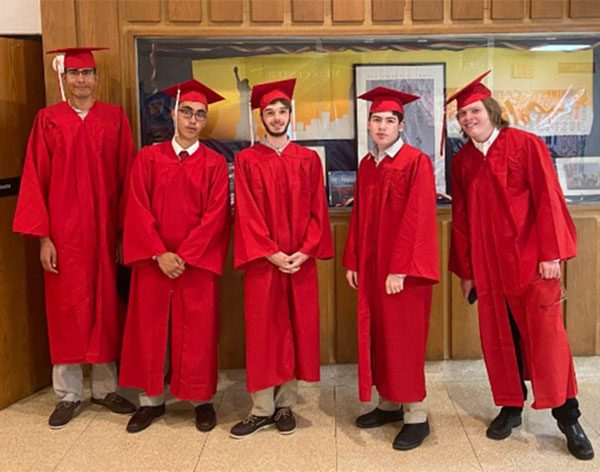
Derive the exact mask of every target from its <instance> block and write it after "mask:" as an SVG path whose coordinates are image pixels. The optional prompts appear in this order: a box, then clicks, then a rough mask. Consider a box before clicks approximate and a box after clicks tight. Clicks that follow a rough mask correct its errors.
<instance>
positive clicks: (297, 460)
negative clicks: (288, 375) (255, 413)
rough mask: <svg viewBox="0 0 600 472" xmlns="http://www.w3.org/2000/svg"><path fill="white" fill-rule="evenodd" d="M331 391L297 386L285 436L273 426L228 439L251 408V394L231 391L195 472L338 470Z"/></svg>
mask: <svg viewBox="0 0 600 472" xmlns="http://www.w3.org/2000/svg"><path fill="white" fill-rule="evenodd" d="M333 392H334V389H333V387H330V386H324V387H319V388H315V387H299V388H298V394H299V398H298V404H297V405H296V406H294V408H293V410H294V415H295V416H296V421H297V424H298V429H297V430H296V432H295V433H294V434H291V435H287V436H282V435H280V434H278V433H277V430H276V428H275V426H272V427H270V428H268V429H265V430H262V431H259V432H257V433H256V434H254V435H253V436H250V437H248V438H245V439H232V438H230V437H229V430H230V428H231V427H232V426H233V425H234V424H235V423H237V422H238V421H240V420H241V419H243V418H244V417H245V416H246V414H247V413H248V412H249V410H250V407H251V403H250V398H249V396H248V394H247V393H246V392H241V391H229V392H227V393H226V394H225V396H224V398H223V402H222V404H221V408H220V410H219V416H220V418H221V419H222V422H221V423H220V424H219V425H218V426H217V428H216V429H215V430H214V431H212V432H211V433H210V435H209V437H208V440H207V442H206V445H205V447H204V450H203V451H202V455H201V457H200V461H199V463H198V466H197V468H196V471H197V472H205V471H252V472H259V471H263V470H264V471H287V472H294V471H311V472H312V471H331V470H335V419H334V394H333Z"/></svg>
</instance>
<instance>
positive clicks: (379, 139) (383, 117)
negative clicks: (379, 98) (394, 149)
mask: <svg viewBox="0 0 600 472" xmlns="http://www.w3.org/2000/svg"><path fill="white" fill-rule="evenodd" d="M368 129H369V135H370V136H371V139H372V140H373V141H374V142H375V144H376V145H377V147H378V148H379V149H387V148H388V147H390V146H391V145H392V144H394V143H395V142H396V141H397V140H398V137H399V136H400V133H401V132H402V130H404V121H400V119H399V118H398V117H397V116H396V115H394V114H393V113H392V112H391V111H380V112H376V113H371V117H370V118H369V124H368Z"/></svg>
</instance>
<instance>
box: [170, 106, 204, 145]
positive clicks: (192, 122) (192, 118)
mask: <svg viewBox="0 0 600 472" xmlns="http://www.w3.org/2000/svg"><path fill="white" fill-rule="evenodd" d="M207 117H208V113H207V109H206V105H205V104H204V103H200V102H187V101H186V102H180V103H179V110H178V111H177V116H176V117H174V119H176V120H177V132H178V133H179V136H181V137H182V138H184V139H186V140H188V141H195V140H196V139H198V137H199V136H200V133H201V132H202V130H203V129H204V126H205V125H206V119H207Z"/></svg>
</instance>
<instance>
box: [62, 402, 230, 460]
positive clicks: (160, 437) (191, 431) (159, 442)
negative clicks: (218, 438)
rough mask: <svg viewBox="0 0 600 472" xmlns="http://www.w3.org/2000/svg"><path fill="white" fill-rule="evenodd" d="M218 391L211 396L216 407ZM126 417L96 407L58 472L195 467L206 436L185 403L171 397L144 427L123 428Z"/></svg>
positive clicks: (127, 418)
mask: <svg viewBox="0 0 600 472" xmlns="http://www.w3.org/2000/svg"><path fill="white" fill-rule="evenodd" d="M221 397H222V394H220V393H218V394H217V395H216V396H215V400H214V402H215V406H216V407H217V408H218V406H219V403H220V401H221ZM128 420H129V417H128V416H122V415H115V414H114V413H111V412H109V411H107V410H105V409H103V410H102V411H100V413H99V414H98V416H97V417H96V418H94V421H92V423H91V424H90V425H89V426H88V428H87V429H86V430H85V432H84V433H83V434H82V435H81V437H80V438H79V440H78V441H77V443H76V444H75V445H74V447H73V448H72V450H71V451H70V452H69V454H68V455H67V456H66V457H65V458H64V459H63V460H62V461H61V462H60V464H59V466H58V467H57V469H56V470H57V471H59V472H65V471H77V472H81V471H86V472H93V471H99V472H100V471H103V472H104V471H111V472H121V471H123V472H137V471H189V472H191V471H193V470H194V467H195V466H196V463H197V462H198V458H199V457H200V452H201V451H202V448H203V447H204V443H205V441H206V439H207V437H208V434H207V433H201V432H199V431H198V430H196V427H195V425H194V410H193V408H192V406H191V405H190V404H189V403H188V402H179V401H177V400H175V399H170V400H169V401H168V402H167V412H166V413H165V415H164V416H163V417H161V418H159V419H157V420H155V422H154V423H153V424H152V425H151V426H150V427H149V428H148V429H146V430H144V431H142V432H140V433H136V434H130V433H127V432H126V431H125V426H126V424H127V421H128Z"/></svg>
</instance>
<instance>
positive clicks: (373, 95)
mask: <svg viewBox="0 0 600 472" xmlns="http://www.w3.org/2000/svg"><path fill="white" fill-rule="evenodd" d="M358 98H362V99H363V100H369V101H370V102H372V103H371V108H370V110H369V112H370V113H377V112H380V111H397V112H400V113H402V114H404V105H406V104H408V103H410V102H414V101H415V100H418V99H419V98H420V97H418V96H417V95H411V94H410V93H404V92H400V91H399V90H393V89H390V88H387V87H375V88H374V89H372V90H369V91H368V92H365V93H363V94H362V95H359V96H358Z"/></svg>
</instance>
